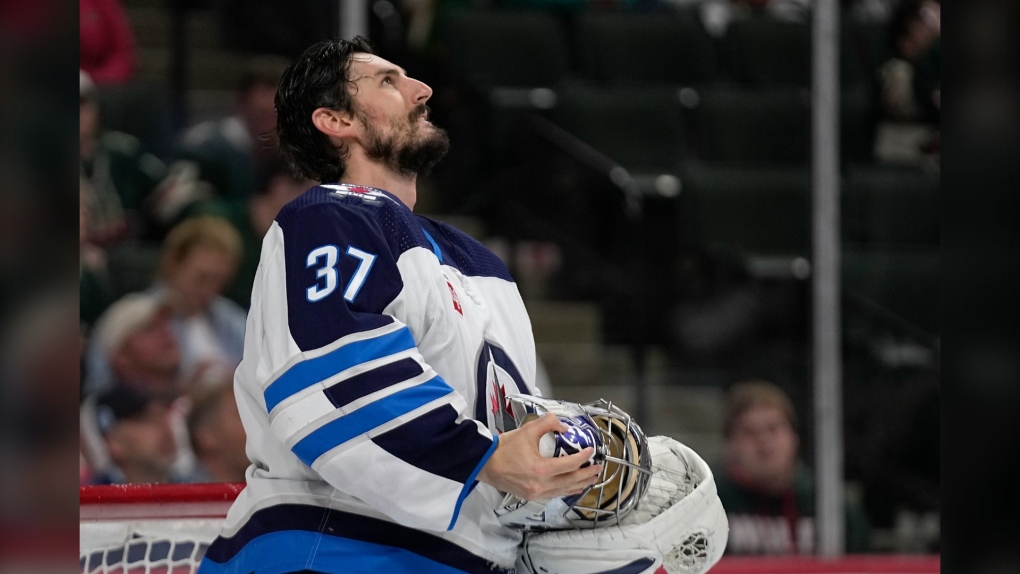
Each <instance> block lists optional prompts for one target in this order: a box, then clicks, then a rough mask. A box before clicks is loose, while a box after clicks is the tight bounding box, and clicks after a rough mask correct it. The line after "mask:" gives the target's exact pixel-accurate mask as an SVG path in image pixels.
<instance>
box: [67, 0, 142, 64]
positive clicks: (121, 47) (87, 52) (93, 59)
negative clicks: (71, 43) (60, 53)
mask: <svg viewBox="0 0 1020 574" xmlns="http://www.w3.org/2000/svg"><path fill="white" fill-rule="evenodd" d="M78 22H79V28H78V34H79V40H80V42H79V62H80V66H81V69H82V70H84V71H86V72H88V74H89V75H90V76H92V79H93V80H94V81H96V82H97V83H99V84H122V83H125V82H127V81H128V80H130V79H131V78H132V76H134V73H135V39H134V36H133V35H132V34H131V27H130V26H129V25H128V18H127V14H126V13H125V12H124V7H123V6H122V5H121V3H120V0H79V12H78Z"/></svg>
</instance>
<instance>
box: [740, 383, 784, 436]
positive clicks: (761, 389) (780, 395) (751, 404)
mask: <svg viewBox="0 0 1020 574" xmlns="http://www.w3.org/2000/svg"><path fill="white" fill-rule="evenodd" d="M755 407H776V408H778V409H779V410H781V411H783V414H785V415H786V420H788V421H789V422H790V427H791V428H793V430H794V431H796V430H797V414H796V413H795V412H794V410H793V403H791V402H790V398H789V397H787V396H786V393H784V392H783V391H782V389H780V388H779V387H778V386H776V385H774V384H772V383H770V382H768V381H745V382H742V383H737V384H735V385H733V388H731V389H730V392H729V394H728V395H727V397H726V407H725V414H724V418H723V432H724V435H725V436H726V437H727V438H728V437H729V436H730V434H732V433H733V427H734V425H736V423H737V419H738V418H740V416H741V415H743V414H744V413H745V412H747V411H749V410H751V409H752V408H755Z"/></svg>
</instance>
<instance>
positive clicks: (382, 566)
mask: <svg viewBox="0 0 1020 574" xmlns="http://www.w3.org/2000/svg"><path fill="white" fill-rule="evenodd" d="M300 570H314V571H316V572H324V573H337V574H340V573H344V574H380V573H382V572H385V573H387V574H464V573H463V571H462V570H458V569H456V568H453V567H452V566H447V565H445V564H440V563H439V562H436V561H434V560H430V559H428V558H425V557H424V556H421V555H418V554H415V553H413V552H410V551H408V550H404V549H402V548H395V547H393V546H382V545H380V544H373V543H371V542H362V541H361V540H351V539H350V538H340V537H337V536H329V535H326V534H319V533H316V532H309V531H306V530H283V531H280V532H271V533H269V534H263V535H262V536H259V537H258V538H255V539H254V540H252V541H251V542H249V543H248V544H247V545H245V547H244V548H243V549H242V550H241V551H240V552H238V553H237V555H236V556H234V557H233V558H231V559H230V560H229V561H227V562H225V563H223V564H220V563H217V562H214V561H212V560H210V559H208V558H206V559H205V560H203V561H202V564H201V565H200V566H199V568H198V573H199V574H250V573H251V572H256V573H258V574H282V573H284V572H297V571H300Z"/></svg>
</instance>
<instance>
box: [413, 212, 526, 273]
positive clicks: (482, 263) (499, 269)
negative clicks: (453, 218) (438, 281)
mask: <svg viewBox="0 0 1020 574" xmlns="http://www.w3.org/2000/svg"><path fill="white" fill-rule="evenodd" d="M418 219H419V220H420V221H421V226H422V227H423V229H427V230H429V238H431V239H432V240H433V241H435V242H436V243H437V244H438V245H437V246H438V247H439V248H440V249H442V248H443V247H445V249H443V251H445V252H446V253H444V255H443V257H442V260H443V263H444V264H447V265H452V266H453V267H456V268H457V269H458V270H459V271H460V272H461V273H463V274H465V275H468V276H474V277H496V278H499V279H503V280H506V281H510V282H513V278H512V277H511V276H510V272H509V271H508V270H507V268H506V265H505V264H504V263H503V260H502V259H500V258H499V257H498V256H497V255H496V254H495V253H493V252H492V251H491V250H490V249H489V248H488V247H486V246H485V245H483V244H482V242H480V241H478V240H477V239H475V238H474V237H471V236H470V235H468V234H467V233H464V232H463V231H461V230H459V229H457V228H456V227H453V226H452V225H449V224H447V223H443V222H441V221H434V220H432V219H429V218H427V217H419V218H418ZM426 240H428V238H426ZM435 247H436V246H433V248H435Z"/></svg>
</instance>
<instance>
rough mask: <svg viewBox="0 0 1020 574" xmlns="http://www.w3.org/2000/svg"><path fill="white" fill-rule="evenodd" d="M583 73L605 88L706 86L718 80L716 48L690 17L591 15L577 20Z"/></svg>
mask: <svg viewBox="0 0 1020 574" xmlns="http://www.w3.org/2000/svg"><path fill="white" fill-rule="evenodd" d="M575 28H576V32H575V34H576V43H577V54H578V61H579V64H580V71H581V75H582V76H584V77H586V78H589V79H591V80H593V81H596V82H599V83H603V84H617V85H621V84H624V85H634V84H681V85H688V84H705V83H711V82H714V81H716V80H717V79H718V70H717V67H716V54H715V46H714V44H713V42H712V39H711V38H710V37H709V36H708V34H707V33H706V32H705V30H704V29H703V28H702V26H701V24H700V23H699V22H698V21H697V20H695V19H694V18H692V17H690V16H689V15H687V14H686V13H675V12H666V13H634V14H629V13H607V12H588V13H585V14H582V15H581V16H579V17H578V20H577V23H576V27H575Z"/></svg>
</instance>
